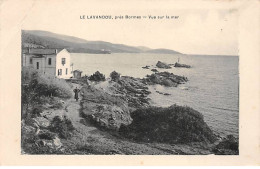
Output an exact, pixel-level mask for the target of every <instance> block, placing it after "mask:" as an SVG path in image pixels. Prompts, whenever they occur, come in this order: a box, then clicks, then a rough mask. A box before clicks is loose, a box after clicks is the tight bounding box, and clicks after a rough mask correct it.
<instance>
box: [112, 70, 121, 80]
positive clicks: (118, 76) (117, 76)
mask: <svg viewBox="0 0 260 169" xmlns="http://www.w3.org/2000/svg"><path fill="white" fill-rule="evenodd" d="M110 77H111V79H112V80H113V81H115V82H117V81H118V80H119V79H120V73H117V72H116V71H113V72H111V73H110Z"/></svg>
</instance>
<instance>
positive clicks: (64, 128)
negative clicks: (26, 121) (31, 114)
mask: <svg viewBox="0 0 260 169" xmlns="http://www.w3.org/2000/svg"><path fill="white" fill-rule="evenodd" d="M74 129H75V128H74V126H73V124H72V122H71V121H70V120H69V119H68V118H67V117H66V116H64V117H63V118H61V117H60V116H55V117H54V118H53V120H52V122H51V125H50V131H52V132H55V133H57V134H58V135H59V137H61V138H69V137H70V136H71V132H72V131H73V130H74Z"/></svg>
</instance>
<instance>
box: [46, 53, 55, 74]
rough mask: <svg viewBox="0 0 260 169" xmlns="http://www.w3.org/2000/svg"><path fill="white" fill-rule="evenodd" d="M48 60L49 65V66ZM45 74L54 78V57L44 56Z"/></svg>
mask: <svg viewBox="0 0 260 169" xmlns="http://www.w3.org/2000/svg"><path fill="white" fill-rule="evenodd" d="M49 58H50V59H51V64H49ZM45 73H46V74H49V75H52V76H56V55H45Z"/></svg>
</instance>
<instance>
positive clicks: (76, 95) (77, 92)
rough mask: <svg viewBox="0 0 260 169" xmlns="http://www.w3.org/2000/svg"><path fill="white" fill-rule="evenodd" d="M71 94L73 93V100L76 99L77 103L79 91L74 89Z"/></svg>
mask: <svg viewBox="0 0 260 169" xmlns="http://www.w3.org/2000/svg"><path fill="white" fill-rule="evenodd" d="M73 92H74V93H75V95H74V98H75V99H76V101H78V99H79V92H80V90H79V89H78V88H77V87H76V89H74V90H73Z"/></svg>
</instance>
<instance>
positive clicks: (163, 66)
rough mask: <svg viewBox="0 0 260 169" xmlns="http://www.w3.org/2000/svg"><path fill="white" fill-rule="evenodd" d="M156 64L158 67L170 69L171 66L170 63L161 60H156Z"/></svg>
mask: <svg viewBox="0 0 260 169" xmlns="http://www.w3.org/2000/svg"><path fill="white" fill-rule="evenodd" d="M156 66H157V67H158V68H162V69H171V66H170V65H168V64H166V63H163V62H161V61H158V62H157V63H156Z"/></svg>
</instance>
